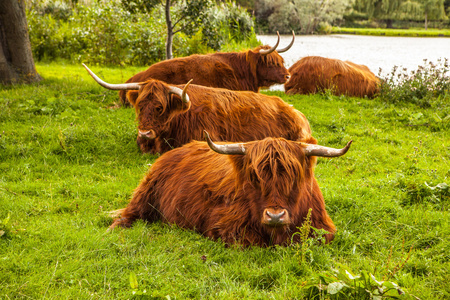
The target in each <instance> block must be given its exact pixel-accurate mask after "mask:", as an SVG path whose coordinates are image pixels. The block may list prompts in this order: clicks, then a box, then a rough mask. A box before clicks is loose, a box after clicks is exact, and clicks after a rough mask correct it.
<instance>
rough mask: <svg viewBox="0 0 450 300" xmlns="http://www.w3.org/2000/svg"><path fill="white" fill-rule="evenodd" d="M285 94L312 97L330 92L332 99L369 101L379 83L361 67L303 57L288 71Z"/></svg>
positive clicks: (348, 63) (364, 67) (350, 63)
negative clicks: (315, 94) (323, 92)
mask: <svg viewBox="0 0 450 300" xmlns="http://www.w3.org/2000/svg"><path fill="white" fill-rule="evenodd" d="M289 73H290V74H291V79H290V80H289V81H288V82H287V83H286V84H285V85H284V87H285V91H286V93H287V94H314V93H317V92H320V91H323V90H325V89H330V90H331V91H332V92H333V93H334V94H335V95H342V94H344V95H347V96H354V97H364V96H367V97H373V96H374V95H375V94H376V93H377V92H378V91H379V85H380V79H379V78H378V77H377V76H375V74H373V73H372V72H371V71H370V70H369V68H368V67H366V66H365V65H358V64H355V63H352V62H349V61H342V60H339V59H331V58H325V57H320V56H307V57H304V58H302V59H300V60H299V61H297V62H296V63H295V64H294V65H292V66H291V67H290V68H289Z"/></svg>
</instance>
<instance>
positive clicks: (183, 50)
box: [27, 1, 255, 65]
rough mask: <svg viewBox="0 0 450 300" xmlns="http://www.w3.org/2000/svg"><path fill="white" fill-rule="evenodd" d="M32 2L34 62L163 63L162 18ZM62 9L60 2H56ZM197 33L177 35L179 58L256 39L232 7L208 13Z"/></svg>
mask: <svg viewBox="0 0 450 300" xmlns="http://www.w3.org/2000/svg"><path fill="white" fill-rule="evenodd" d="M55 3H60V2H57V1H56V2H55V1H47V2H45V4H42V5H41V6H39V5H38V4H36V3H34V2H33V5H31V6H30V9H28V11H27V19H28V25H29V32H30V40H31V46H32V51H33V55H34V57H35V58H36V60H38V61H42V60H54V59H66V60H69V61H71V62H77V63H78V62H81V61H82V62H86V63H90V64H94V63H97V64H102V65H119V64H122V65H123V64H126V65H148V64H152V63H154V62H157V61H160V60H162V59H164V58H165V42H166V40H165V39H166V24H165V17H164V13H163V11H162V10H161V8H160V7H156V8H155V9H154V10H153V12H152V13H149V14H143V13H133V14H132V13H130V12H129V11H127V10H125V9H123V8H122V6H118V5H114V3H113V2H107V3H100V2H92V3H91V4H89V5H86V6H85V5H81V4H74V5H73V9H72V10H69V9H67V7H66V6H64V5H56V4H55ZM60 4H61V3H60ZM208 18H209V20H208V22H205V24H204V26H203V27H202V28H199V29H198V31H197V32H192V35H191V34H189V35H187V34H183V33H180V34H176V35H175V36H174V44H173V52H174V53H175V54H176V55H178V56H186V55H191V54H194V53H206V52H209V51H217V50H220V49H221V47H222V46H223V45H225V44H226V43H229V42H232V43H236V42H242V41H245V40H254V39H255V33H254V31H253V19H252V18H251V17H250V15H248V14H247V12H246V11H245V10H244V9H242V8H240V7H239V6H236V4H234V3H232V2H226V3H224V4H221V5H220V6H214V7H212V8H211V9H210V12H209V17H208Z"/></svg>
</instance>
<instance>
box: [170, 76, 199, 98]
mask: <svg viewBox="0 0 450 300" xmlns="http://www.w3.org/2000/svg"><path fill="white" fill-rule="evenodd" d="M192 80H194V79H191V80H189V81H188V83H186V84H185V85H184V88H183V89H180V88H177V87H176V86H171V87H170V89H169V94H175V95H178V96H180V98H181V101H183V102H184V103H189V101H190V100H189V96H188V94H186V90H187V88H188V86H189V85H190V84H191V82H192Z"/></svg>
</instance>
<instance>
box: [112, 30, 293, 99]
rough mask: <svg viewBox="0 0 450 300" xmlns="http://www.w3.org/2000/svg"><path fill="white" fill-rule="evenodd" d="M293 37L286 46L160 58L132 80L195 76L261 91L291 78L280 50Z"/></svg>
mask: <svg viewBox="0 0 450 300" xmlns="http://www.w3.org/2000/svg"><path fill="white" fill-rule="evenodd" d="M292 35H293V37H292V41H291V43H290V44H289V45H288V46H287V47H286V48H284V49H280V50H278V51H275V49H276V48H277V46H278V44H279V42H280V35H278V42H277V43H276V45H275V46H274V47H272V48H270V47H269V46H260V47H257V48H255V49H253V50H247V51H242V52H229V53H212V54H206V55H191V56H188V57H181V58H174V59H170V60H165V61H161V62H158V63H156V64H154V65H152V66H150V67H149V68H148V69H147V70H145V71H142V72H140V73H137V74H136V75H134V76H133V77H131V78H130V79H128V81H127V83H130V82H144V81H146V80H148V79H150V78H152V79H158V80H162V81H164V82H166V83H169V84H185V83H186V82H188V81H189V80H191V79H193V82H192V83H193V84H198V85H203V86H210V87H218V88H225V89H229V90H236V91H253V92H258V91H259V88H260V87H268V86H271V85H273V84H277V83H278V84H283V83H285V82H286V81H287V80H288V79H289V73H288V70H287V69H286V68H285V67H284V60H283V58H282V57H281V56H280V55H279V54H278V53H282V52H285V51H287V50H288V49H289V48H290V47H291V46H292V45H293V43H294V40H295V35H294V32H292ZM119 95H120V99H121V100H122V103H124V104H125V105H128V101H127V99H126V93H125V92H124V91H121V92H120V93H119Z"/></svg>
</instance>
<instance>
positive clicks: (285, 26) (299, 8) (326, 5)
mask: <svg viewBox="0 0 450 300" xmlns="http://www.w3.org/2000/svg"><path fill="white" fill-rule="evenodd" d="M350 5H351V1H349V0H331V1H315V0H282V1H273V0H263V1H261V3H259V5H257V6H256V20H257V22H258V23H259V24H260V25H261V24H262V26H263V27H265V26H267V29H268V31H269V32H277V31H279V32H282V33H290V32H291V31H292V30H294V31H295V32H298V33H303V34H311V33H315V32H320V33H327V32H329V31H330V30H331V27H330V25H329V24H337V22H338V21H339V20H342V18H343V16H344V13H345V11H346V10H348V9H349V8H350ZM265 23H266V24H265Z"/></svg>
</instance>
